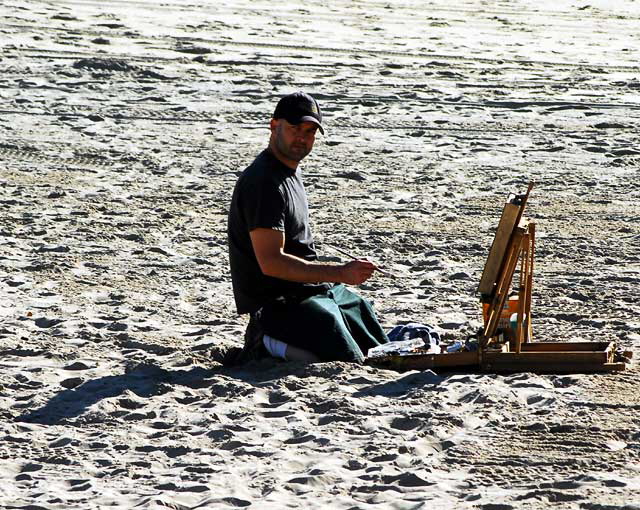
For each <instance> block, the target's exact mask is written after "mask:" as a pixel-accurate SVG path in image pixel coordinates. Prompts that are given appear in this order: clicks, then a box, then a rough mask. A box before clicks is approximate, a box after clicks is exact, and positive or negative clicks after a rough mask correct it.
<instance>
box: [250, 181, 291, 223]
mask: <svg viewBox="0 0 640 510" xmlns="http://www.w3.org/2000/svg"><path fill="white" fill-rule="evenodd" d="M243 191H244V193H243V194H242V204H241V207H242V213H243V215H244V218H245V222H246V225H247V228H248V229H249V232H251V231H252V230H255V229H256V228H271V229H275V230H282V231H284V227H285V207H286V203H285V200H284V196H283V193H282V191H281V190H280V189H279V187H278V186H277V185H276V183H274V182H270V181H269V180H268V179H258V180H252V181H250V182H247V183H246V186H245V187H244V190H243Z"/></svg>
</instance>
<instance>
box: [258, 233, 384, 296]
mask: <svg viewBox="0 0 640 510" xmlns="http://www.w3.org/2000/svg"><path fill="white" fill-rule="evenodd" d="M250 236H251V244H252V245H253V251H254V252H255V254H256V258H257V259H258V264H259V265H260V269H261V270H262V272H263V273H264V274H266V275H267V276H273V277H274V278H280V279H282V280H289V281H294V282H301V283H315V282H333V283H347V284H350V285H358V284H360V283H362V282H364V281H366V280H368V279H369V278H370V277H371V275H372V274H373V271H375V269H376V266H375V265H374V264H373V263H372V262H369V261H368V260H354V261H351V262H349V263H347V264H342V265H332V264H323V263H320V262H309V261H307V260H304V259H301V258H299V257H295V256H293V255H290V254H288V253H285V252H284V232H281V231H280V230H273V229H269V228H257V229H255V230H252V231H251V232H250Z"/></svg>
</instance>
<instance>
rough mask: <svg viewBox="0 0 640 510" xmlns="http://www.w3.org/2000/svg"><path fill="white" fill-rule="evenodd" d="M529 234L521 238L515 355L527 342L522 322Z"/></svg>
mask: <svg viewBox="0 0 640 510" xmlns="http://www.w3.org/2000/svg"><path fill="white" fill-rule="evenodd" d="M529 239H530V238H529V234H528V233H527V234H525V235H524V236H523V238H522V258H521V260H520V262H521V263H520V286H519V287H518V320H517V322H516V331H515V343H516V353H517V354H520V350H521V345H522V342H526V341H527V336H528V335H527V334H526V331H525V328H524V327H523V326H524V321H525V319H526V299H527V298H526V296H527V285H528V282H529Z"/></svg>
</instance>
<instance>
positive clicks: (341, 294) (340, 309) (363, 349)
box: [259, 284, 389, 363]
mask: <svg viewBox="0 0 640 510" xmlns="http://www.w3.org/2000/svg"><path fill="white" fill-rule="evenodd" d="M259 317H260V319H259V320H260V324H261V326H262V328H263V330H264V332H265V333H266V334H267V335H269V336H271V337H273V338H276V339H278V340H281V341H282V342H285V343H287V344H290V345H294V346H296V347H299V348H301V349H306V350H307V351H311V352H312V353H314V354H315V355H316V356H318V357H319V358H320V359H321V360H322V361H353V362H357V363H361V362H362V361H364V358H365V356H366V354H367V352H368V350H369V349H370V348H372V347H376V346H378V345H381V344H384V343H387V342H388V341H389V340H388V338H387V335H386V334H385V332H384V331H383V330H382V327H381V326H380V323H379V322H378V319H377V318H376V316H375V313H374V311H373V308H372V306H371V304H370V303H369V302H368V301H366V300H364V299H362V298H361V297H360V296H358V295H357V294H354V293H353V292H351V291H350V290H348V289H347V288H346V287H345V286H344V285H341V284H339V285H335V286H334V287H332V288H331V289H329V290H327V291H326V293H322V294H317V295H313V296H310V297H307V298H303V299H301V300H298V299H290V298H289V299H280V300H276V301H275V302H271V303H268V304H267V305H265V306H264V307H263V308H262V310H261V312H260V314H259Z"/></svg>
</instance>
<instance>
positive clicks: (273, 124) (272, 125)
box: [269, 119, 278, 133]
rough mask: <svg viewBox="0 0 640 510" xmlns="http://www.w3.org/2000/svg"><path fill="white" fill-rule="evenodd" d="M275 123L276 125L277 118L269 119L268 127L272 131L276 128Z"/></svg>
mask: <svg viewBox="0 0 640 510" xmlns="http://www.w3.org/2000/svg"><path fill="white" fill-rule="evenodd" d="M277 125H278V120H277V119H271V121H270V122H269V129H270V130H271V132H272V133H273V132H274V131H275V130H276V126H277Z"/></svg>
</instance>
